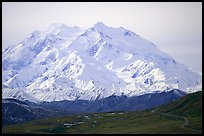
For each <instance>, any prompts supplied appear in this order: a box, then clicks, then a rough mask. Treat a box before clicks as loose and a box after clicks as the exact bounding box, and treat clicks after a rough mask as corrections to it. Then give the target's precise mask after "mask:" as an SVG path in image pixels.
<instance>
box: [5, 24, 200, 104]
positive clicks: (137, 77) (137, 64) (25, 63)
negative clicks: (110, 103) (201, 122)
mask: <svg viewBox="0 0 204 136" xmlns="http://www.w3.org/2000/svg"><path fill="white" fill-rule="evenodd" d="M172 89H179V90H182V91H183V92H186V93H192V92H195V91H201V90H202V76H201V75H200V74H199V73H197V72H195V71H193V70H191V69H189V68H188V67H186V66H185V65H183V64H181V63H179V62H177V61H176V60H175V59H173V58H172V57H171V56H169V55H168V54H166V53H164V52H163V51H161V50H160V49H158V48H157V47H156V46H155V45H154V44H153V43H152V42H150V41H148V40H146V39H143V38H142V37H140V36H139V35H137V34H135V33H134V32H132V31H130V30H127V29H125V28H123V27H120V28H113V27H109V26H106V25H105V24H103V23H101V22H98V23H96V24H95V25H94V26H92V27H90V28H88V29H84V28H80V27H78V26H74V27H68V26H66V25H64V24H59V23H58V24H57V23H55V24H52V25H50V26H49V27H48V28H45V29H43V30H41V31H34V32H32V33H31V34H30V35H29V36H28V37H27V38H25V39H24V40H23V41H22V42H20V43H19V44H18V45H16V46H12V47H8V48H6V49H5V50H3V51H2V98H14V99H18V100H29V101H33V102H42V101H46V102H52V101H63V100H69V101H75V100H96V99H103V98H106V97H109V96H112V95H116V96H121V95H125V96H127V97H131V96H140V95H143V94H149V93H157V92H168V91H170V90H172Z"/></svg>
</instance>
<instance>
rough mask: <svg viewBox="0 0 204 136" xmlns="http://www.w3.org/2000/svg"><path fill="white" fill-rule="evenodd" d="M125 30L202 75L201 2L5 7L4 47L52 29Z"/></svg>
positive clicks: (3, 6) (18, 5)
mask: <svg viewBox="0 0 204 136" xmlns="http://www.w3.org/2000/svg"><path fill="white" fill-rule="evenodd" d="M97 22H103V23H104V24H105V25H107V26H110V27H124V28H126V29H128V30H131V31H133V32H135V33H136V34H138V35H140V36H141V37H143V38H144V39H147V40H149V41H151V42H153V43H154V44H155V45H156V46H157V47H158V48H159V49H161V50H162V51H164V52H166V53H167V54H169V55H170V56H172V57H173V58H174V59H175V60H177V61H178V62H180V63H183V64H185V65H186V66H188V67H190V68H191V69H193V70H196V71H199V72H202V2H164V3H161V2H152V3H151V2H144V3H143V2H133V3H132V2H127V3H125V2H117V3H116V2H108V3H105V2H84V3H83V2H76V3H74V2H66V3H64V2H59V3H57V2H39V3H38V2H27V3H26V2H18V3H16V2H3V3H2V47H3V48H5V47H6V46H8V45H10V44H18V43H19V42H21V41H22V40H23V39H24V38H26V37H27V36H28V35H29V34H30V33H31V32H33V31H34V30H41V29H43V28H46V27H48V26H49V25H50V24H53V23H63V24H65V25H67V26H74V25H76V26H79V27H85V28H88V27H91V26H93V25H94V24H95V23H97Z"/></svg>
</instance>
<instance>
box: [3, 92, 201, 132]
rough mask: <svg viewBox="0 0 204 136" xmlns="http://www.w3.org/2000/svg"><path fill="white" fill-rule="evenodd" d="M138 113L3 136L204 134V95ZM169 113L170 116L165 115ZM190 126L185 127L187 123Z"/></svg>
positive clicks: (29, 126)
mask: <svg viewBox="0 0 204 136" xmlns="http://www.w3.org/2000/svg"><path fill="white" fill-rule="evenodd" d="M153 111H154V112H152V110H145V111H138V112H123V111H121V112H114V113H113V112H112V113H93V114H87V115H74V116H65V117H59V118H50V119H43V120H36V121H30V122H26V123H23V124H19V125H10V126H5V127H2V132H3V133H89V134H90V133H92V134H94V133H97V134H100V133H103V134H108V133H115V134H119V133H120V134H122V133H136V134H147V133H148V134H152V133H157V134H159V133H163V134H167V133H171V134H173V133H176V134H181V133H185V134H188V133H190V134H196V133H200V134H201V133H202V131H201V130H202V92H197V93H194V94H189V95H187V96H185V97H183V98H181V99H180V100H178V101H175V102H173V103H171V104H168V105H165V106H160V107H158V108H155V109H153ZM162 113H166V114H168V115H165V114H162ZM173 115H178V116H182V117H186V119H188V122H187V124H186V125H185V126H184V127H181V126H182V125H183V124H184V123H185V120H184V119H183V118H182V117H176V116H173Z"/></svg>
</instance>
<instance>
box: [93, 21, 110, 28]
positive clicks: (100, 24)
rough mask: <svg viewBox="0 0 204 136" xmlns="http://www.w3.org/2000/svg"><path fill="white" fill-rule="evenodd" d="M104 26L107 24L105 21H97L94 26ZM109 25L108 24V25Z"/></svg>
mask: <svg viewBox="0 0 204 136" xmlns="http://www.w3.org/2000/svg"><path fill="white" fill-rule="evenodd" d="M104 26H106V25H105V24H104V23H102V22H97V23H96V24H95V25H94V27H104ZM106 27H107V26H106Z"/></svg>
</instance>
